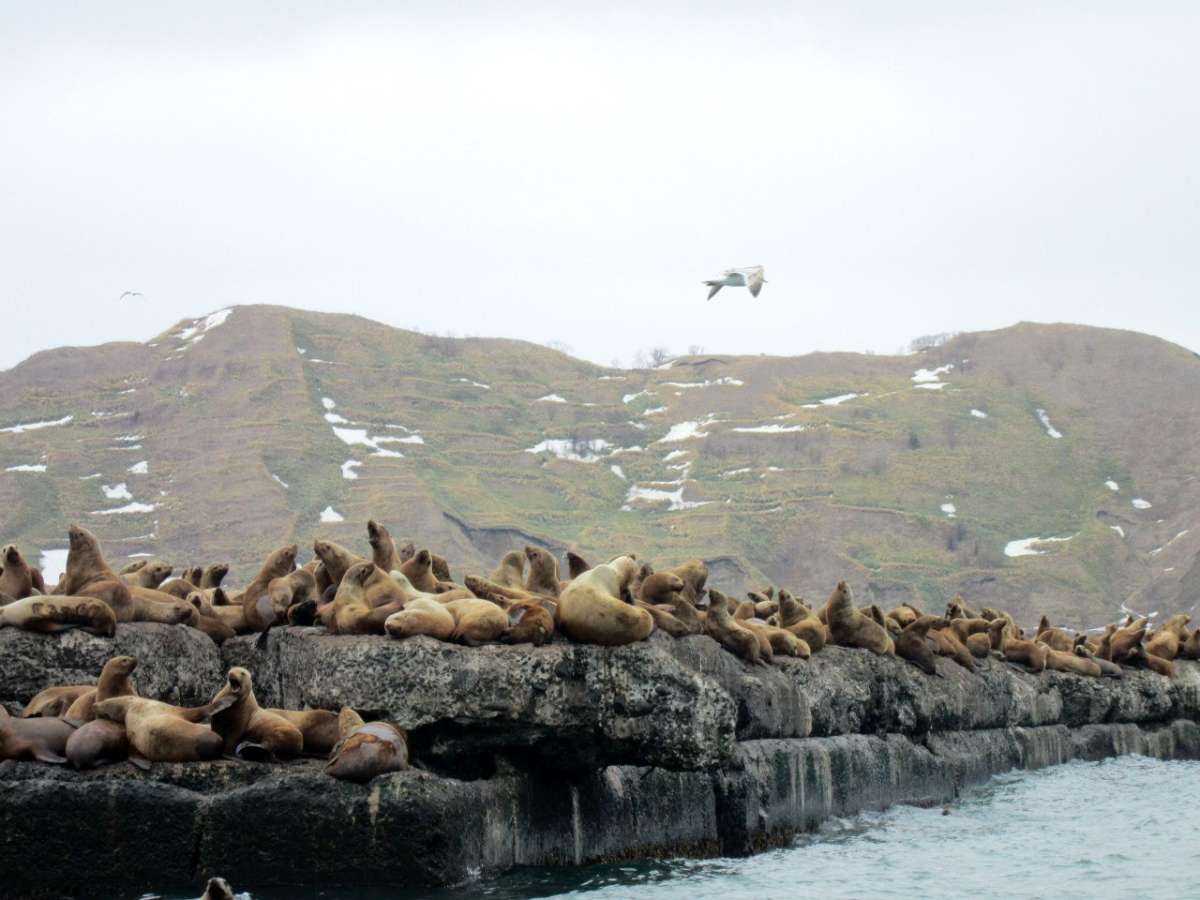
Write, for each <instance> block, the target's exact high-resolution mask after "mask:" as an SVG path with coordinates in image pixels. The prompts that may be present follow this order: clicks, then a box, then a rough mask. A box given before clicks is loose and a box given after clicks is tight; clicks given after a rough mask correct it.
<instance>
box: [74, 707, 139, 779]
mask: <svg viewBox="0 0 1200 900" xmlns="http://www.w3.org/2000/svg"><path fill="white" fill-rule="evenodd" d="M63 755H64V756H66V758H67V761H68V762H69V763H70V764H71V765H72V766H74V767H75V768H76V769H97V768H99V767H100V766H106V765H109V764H110V763H118V762H124V761H125V760H127V759H128V758H129V735H127V734H126V733H125V726H124V725H118V724H117V723H116V722H110V721H108V720H107V719H93V720H92V721H90V722H85V723H84V724H83V725H81V726H80V727H79V728H77V729H76V730H75V731H74V732H72V733H71V736H70V737H68V738H67V743H66V747H65V748H64V750H63Z"/></svg>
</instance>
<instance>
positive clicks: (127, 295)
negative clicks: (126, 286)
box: [117, 291, 146, 300]
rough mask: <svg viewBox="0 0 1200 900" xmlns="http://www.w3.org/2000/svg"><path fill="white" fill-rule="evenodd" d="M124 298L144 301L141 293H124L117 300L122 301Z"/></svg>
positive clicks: (144, 297) (144, 296) (143, 295)
mask: <svg viewBox="0 0 1200 900" xmlns="http://www.w3.org/2000/svg"><path fill="white" fill-rule="evenodd" d="M126 297H141V298H142V299H143V300H145V299H146V295H145V294H143V293H142V292H141V291H126V292H125V293H123V294H122V295H121V296H120V297H118V298H117V300H124V299H125V298H126Z"/></svg>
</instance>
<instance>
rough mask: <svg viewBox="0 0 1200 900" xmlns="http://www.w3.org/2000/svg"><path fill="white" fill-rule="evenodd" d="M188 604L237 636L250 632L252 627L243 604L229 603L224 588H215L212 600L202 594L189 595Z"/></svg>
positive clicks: (194, 592) (198, 592)
mask: <svg viewBox="0 0 1200 900" xmlns="http://www.w3.org/2000/svg"><path fill="white" fill-rule="evenodd" d="M188 603H189V604H190V605H191V606H193V607H195V608H196V609H197V610H198V611H199V613H200V615H201V616H209V617H210V618H213V619H216V620H217V621H219V622H221V623H222V624H224V625H225V626H226V627H227V628H230V629H231V630H232V631H233V632H234V633H235V634H245V633H246V632H248V631H249V630H250V625H249V624H248V623H247V622H246V610H245V609H243V608H242V606H241V604H236V605H234V604H232V603H229V602H228V595H227V594H226V593H225V589H224V588H215V589H214V590H213V593H212V599H211V600H209V599H207V598H205V597H204V594H203V593H202V592H200V591H193V592H192V593H190V594H188Z"/></svg>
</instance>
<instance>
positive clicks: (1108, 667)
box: [1075, 644, 1125, 678]
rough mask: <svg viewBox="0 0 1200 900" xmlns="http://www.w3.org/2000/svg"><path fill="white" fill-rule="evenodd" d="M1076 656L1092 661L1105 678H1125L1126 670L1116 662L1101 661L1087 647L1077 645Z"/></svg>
mask: <svg viewBox="0 0 1200 900" xmlns="http://www.w3.org/2000/svg"><path fill="white" fill-rule="evenodd" d="M1075 655H1076V656H1082V657H1083V658H1084V659H1090V660H1091V661H1092V662H1094V663H1095V664H1096V665H1097V666H1099V667H1100V674H1101V675H1102V676H1103V677H1105V678H1124V677H1125V670H1124V669H1122V668H1121V667H1120V666H1118V665H1117V664H1116V663H1115V662H1109V661H1108V660H1107V659H1100V658H1099V657H1096V656H1094V655H1092V653H1091V652H1089V651H1088V649H1087V647H1086V646H1084V645H1083V644H1076V645H1075Z"/></svg>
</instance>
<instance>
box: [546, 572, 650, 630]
mask: <svg viewBox="0 0 1200 900" xmlns="http://www.w3.org/2000/svg"><path fill="white" fill-rule="evenodd" d="M534 549H536V548H534ZM550 558H551V559H553V557H550ZM636 573H637V562H636V561H634V560H633V558H632V557H629V556H618V557H617V558H616V559H614V560H613V561H612V562H608V563H605V564H603V565H599V566H596V567H595V568H593V569H589V570H588V571H586V572H584V573H583V574H582V575H580V576H579V577H578V578H575V579H574V580H572V581H570V582H568V583H567V586H566V588H565V589H564V590H563V591H562V593H561V594H560V595H559V598H558V621H559V626H560V627H561V628H562V630H563V631H564V632H566V634H567V636H568V637H569V638H571V639H572V640H574V641H578V642H580V643H584V644H602V645H604V646H616V645H619V644H628V643H632V642H633V641H641V640H645V639H646V637H648V636H649V634H650V632H651V631H653V630H654V620H653V619H652V618H651V617H650V614H649V613H648V612H646V611H645V610H644V609H638V608H637V607H636V606H631V605H630V604H628V603H626V602H625V600H624V595H625V592H626V589H627V588H628V587H629V584H630V582H632V581H633V577H634V575H635V574H636Z"/></svg>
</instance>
